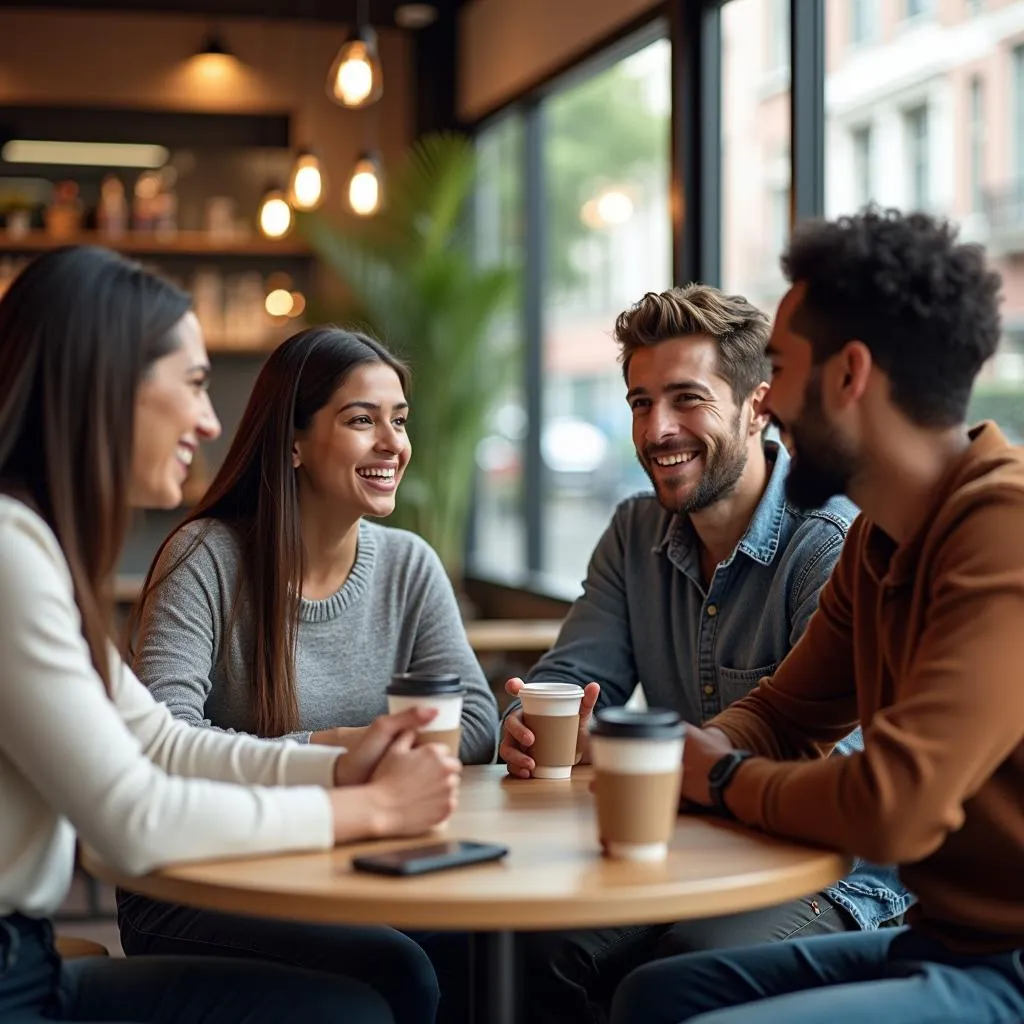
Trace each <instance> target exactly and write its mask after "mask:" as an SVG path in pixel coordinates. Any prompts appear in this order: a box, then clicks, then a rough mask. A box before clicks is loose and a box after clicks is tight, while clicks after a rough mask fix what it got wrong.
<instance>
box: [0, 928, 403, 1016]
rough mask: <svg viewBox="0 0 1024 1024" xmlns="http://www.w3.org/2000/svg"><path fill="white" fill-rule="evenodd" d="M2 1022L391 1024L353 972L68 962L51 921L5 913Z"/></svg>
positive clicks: (0, 961)
mask: <svg viewBox="0 0 1024 1024" xmlns="http://www.w3.org/2000/svg"><path fill="white" fill-rule="evenodd" d="M0 1021H3V1022H4V1024H43V1022H46V1021H89V1022H90V1024H113V1022H115V1021H118V1022H126V1024H127V1022H130V1024H183V1022H186V1021H187V1022H192V1021H195V1022H199V1021H202V1022H203V1024H288V1022H291V1021H302V1022H303V1024H394V1018H393V1017H392V1016H391V1012H390V1011H389V1010H388V1005H387V1003H386V1002H385V1001H384V1000H383V999H382V998H381V997H380V996H379V995H378V994H377V993H376V992H374V991H373V989H371V988H369V987H368V986H366V985H362V984H360V983H359V982H356V981H352V980H351V979H348V978H341V977H337V976H331V975H326V974H314V973H313V972H311V971H299V970H294V969H291V968H287V967H280V966H277V965H273V964H261V963H254V962H252V961H244V960H216V959H213V958H209V957H207V958H205V959H201V960H196V959H192V958H187V957H167V958H164V957H153V958H149V959H145V960H135V961H125V960H112V959H110V958H108V957H91V958H86V959H82V960H73V961H71V962H70V963H64V962H63V961H62V960H61V958H60V955H59V954H58V953H57V951H56V949H55V948H54V944H53V929H52V927H51V925H50V922H49V921H45V920H35V919H33V918H28V917H24V916H22V915H21V914H12V915H10V916H8V917H0Z"/></svg>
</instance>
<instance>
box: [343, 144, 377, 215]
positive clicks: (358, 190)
mask: <svg viewBox="0 0 1024 1024" xmlns="http://www.w3.org/2000/svg"><path fill="white" fill-rule="evenodd" d="M383 179H384V175H383V171H382V168H381V162H380V158H379V157H378V156H377V155H376V154H374V153H363V154H362V155H361V156H360V157H359V159H358V160H357V161H356V165H355V167H353V168H352V174H351V176H350V177H349V179H348V205H349V208H350V209H351V210H352V212H353V213H355V214H358V215H359V216H360V217H370V216H372V215H373V214H375V213H376V212H377V211H378V210H379V209H380V208H381V206H382V205H383V202H384V180H383Z"/></svg>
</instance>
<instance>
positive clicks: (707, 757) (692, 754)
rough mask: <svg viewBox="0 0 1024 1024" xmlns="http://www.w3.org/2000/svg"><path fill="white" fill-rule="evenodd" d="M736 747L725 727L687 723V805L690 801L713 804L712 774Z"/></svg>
mask: <svg viewBox="0 0 1024 1024" xmlns="http://www.w3.org/2000/svg"><path fill="white" fill-rule="evenodd" d="M732 749H733V745H732V743H730V742H729V738H728V737H727V736H726V735H725V733H724V732H722V730H721V729H715V728H711V729H698V728H696V727H695V726H687V728H686V742H685V744H684V745H683V789H682V800H683V807H684V808H685V806H686V804H687V803H690V804H696V805H697V806H698V807H710V806H711V792H710V790H709V788H708V774H709V773H710V771H711V769H712V767H714V764H715V762H716V761H717V760H718V759H719V758H720V757H723V756H724V755H725V754H728V753H729V751H730V750H732Z"/></svg>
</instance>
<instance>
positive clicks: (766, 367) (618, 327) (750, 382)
mask: <svg viewBox="0 0 1024 1024" xmlns="http://www.w3.org/2000/svg"><path fill="white" fill-rule="evenodd" d="M770 331H771V322H770V321H769V319H768V317H767V316H766V315H765V314H764V313H762V312H761V310H759V309H758V308H757V307H756V306H753V305H751V304H750V303H749V302H748V301H747V300H746V299H745V298H743V296H742V295H726V294H725V293H724V292H721V291H719V290H718V289H717V288H712V287H711V286H710V285H706V284H688V285H686V286H685V287H682V288H670V289H669V290H668V291H665V292H660V293H659V292H648V293H647V294H646V295H645V296H644V297H643V298H642V299H641V300H640V301H639V302H638V303H637V304H636V305H635V306H631V307H630V308H629V309H627V310H625V311H624V312H622V313H620V314H619V315H618V317H617V318H616V320H615V340H616V341H617V342H618V343H619V359H620V360H621V362H622V375H623V377H625V378H626V382H627V383H629V361H630V360H631V359H632V358H633V354H634V353H635V352H636V351H637V349H640V348H647V347H649V346H651V345H659V344H661V342H663V341H669V340H671V339H673V338H685V337H687V336H690V335H705V336H707V337H709V338H712V339H713V340H714V341H715V342H717V344H718V372H719V375H720V376H721V377H722V378H723V379H724V380H725V381H726V383H727V384H728V385H729V387H730V388H731V389H732V393H733V397H734V398H735V399H736V401H737V402H743V401H745V400H746V399H747V398H748V397H749V396H750V395H751V393H752V392H753V390H754V388H756V387H757V385H758V384H760V383H761V382H762V381H769V380H771V374H772V368H771V362H770V361H769V359H768V356H767V355H766V354H765V350H766V349H767V347H768V335H769V334H770Z"/></svg>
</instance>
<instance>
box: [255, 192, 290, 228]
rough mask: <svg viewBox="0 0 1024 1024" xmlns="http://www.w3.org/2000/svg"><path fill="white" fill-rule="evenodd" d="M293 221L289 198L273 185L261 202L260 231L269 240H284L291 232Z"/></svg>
mask: <svg viewBox="0 0 1024 1024" xmlns="http://www.w3.org/2000/svg"><path fill="white" fill-rule="evenodd" d="M293 220H294V217H293V215H292V208H291V207H290V206H289V205H288V198H287V196H285V194H284V192H283V191H282V190H281V189H280V188H278V187H277V186H276V185H271V187H270V188H269V189H268V190H267V193H266V195H265V196H264V197H263V199H262V200H261V202H260V212H259V217H258V221H259V226H260V231H261V232H262V233H263V234H264V235H265V236H266V237H267V238H284V236H285V235H287V234H288V232H289V231H291V229H292V222H293Z"/></svg>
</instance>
